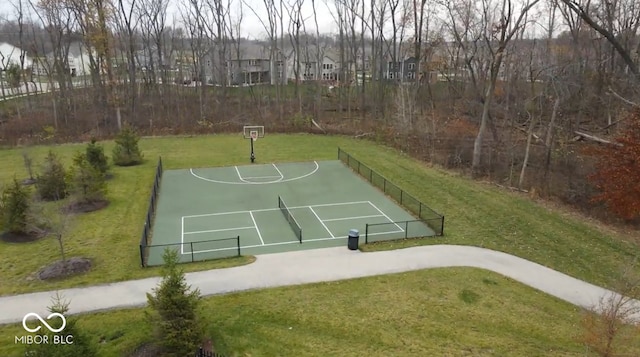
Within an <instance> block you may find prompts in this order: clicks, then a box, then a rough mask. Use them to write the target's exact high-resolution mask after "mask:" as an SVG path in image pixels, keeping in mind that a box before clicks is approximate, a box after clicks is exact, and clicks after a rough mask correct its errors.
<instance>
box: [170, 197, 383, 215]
mask: <svg viewBox="0 0 640 357" xmlns="http://www.w3.org/2000/svg"><path fill="white" fill-rule="evenodd" d="M364 203H367V204H371V202H369V201H353V202H340V203H325V204H319V205H311V206H294V207H288V208H289V209H290V210H292V209H301V208H309V207H333V206H344V205H359V204H364ZM279 210H280V208H263V209H252V210H250V211H232V212H220V213H205V214H195V215H191V216H183V217H182V218H196V217H209V216H223V215H226V214H239V213H249V212H268V211H279Z"/></svg>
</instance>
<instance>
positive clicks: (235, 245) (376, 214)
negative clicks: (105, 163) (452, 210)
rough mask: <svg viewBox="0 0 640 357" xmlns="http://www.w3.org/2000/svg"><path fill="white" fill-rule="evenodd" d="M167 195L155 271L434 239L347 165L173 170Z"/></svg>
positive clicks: (152, 257) (163, 189)
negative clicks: (172, 259)
mask: <svg viewBox="0 0 640 357" xmlns="http://www.w3.org/2000/svg"><path fill="white" fill-rule="evenodd" d="M159 192H160V193H159V199H158V202H157V208H156V216H155V222H154V224H153V234H152V240H151V242H150V243H151V244H150V245H149V246H148V247H147V253H146V254H147V258H146V260H147V265H148V266H152V265H160V264H162V253H163V251H164V249H165V248H167V247H169V248H173V249H177V250H179V252H180V255H181V259H182V261H185V262H188V261H200V260H208V259H216V258H222V257H227V256H233V255H238V254H239V253H241V254H243V255H258V254H267V253H275V252H283V251H290V250H299V249H314V248H324V247H334V246H344V247H345V249H347V248H346V247H347V236H348V233H349V231H350V230H351V229H357V230H359V231H360V237H361V238H360V240H361V243H363V242H364V241H363V240H364V235H365V232H366V233H367V237H368V240H369V242H371V241H375V240H391V239H400V238H405V237H419V236H431V235H434V234H433V231H432V230H431V228H429V227H428V226H427V224H425V223H424V222H422V221H419V220H417V219H416V218H415V217H414V216H412V215H411V214H410V213H408V212H407V211H405V210H404V209H403V208H401V207H400V206H398V205H397V204H396V203H395V202H394V201H392V200H391V199H389V198H388V197H386V196H385V195H384V194H383V193H382V192H380V191H379V190H378V189H377V188H375V187H373V186H371V185H370V184H369V183H368V182H367V181H365V180H364V179H363V178H362V177H360V176H358V175H357V174H355V173H354V172H353V171H352V170H351V169H350V168H348V167H347V166H345V165H344V164H343V163H342V162H341V161H339V160H335V161H313V162H302V163H273V164H253V165H246V166H231V167H217V168H192V169H187V170H167V171H165V172H164V173H163V175H162V180H161V186H160V190H159ZM238 250H239V251H238Z"/></svg>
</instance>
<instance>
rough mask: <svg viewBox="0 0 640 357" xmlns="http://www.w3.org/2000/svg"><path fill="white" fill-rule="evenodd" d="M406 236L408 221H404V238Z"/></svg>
mask: <svg viewBox="0 0 640 357" xmlns="http://www.w3.org/2000/svg"><path fill="white" fill-rule="evenodd" d="M400 192H402V191H400ZM408 236H409V221H404V239H407V237H408Z"/></svg>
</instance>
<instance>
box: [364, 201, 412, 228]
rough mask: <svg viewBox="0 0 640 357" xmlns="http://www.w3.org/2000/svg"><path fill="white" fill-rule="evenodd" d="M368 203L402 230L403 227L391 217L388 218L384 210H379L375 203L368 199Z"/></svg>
mask: <svg viewBox="0 0 640 357" xmlns="http://www.w3.org/2000/svg"><path fill="white" fill-rule="evenodd" d="M368 202H369V204H370V205H371V207H373V208H375V209H376V210H377V211H378V212H380V214H382V215H383V216H384V217H385V218H386V219H388V220H389V222H391V223H393V224H395V226H396V227H398V229H399V230H401V231H403V232H404V229H402V227H400V226H399V225H398V224H397V223H395V222H394V221H393V220H392V219H391V218H389V216H387V215H386V214H384V212H382V211H381V210H380V208H378V207H377V206H376V205H374V204H373V203H371V201H368Z"/></svg>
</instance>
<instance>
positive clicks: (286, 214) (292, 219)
mask: <svg viewBox="0 0 640 357" xmlns="http://www.w3.org/2000/svg"><path fill="white" fill-rule="evenodd" d="M278 207H279V208H280V211H281V212H282V214H284V217H285V218H286V219H287V222H289V225H290V226H291V229H293V232H294V233H295V234H296V237H298V240H299V241H300V243H302V228H301V227H300V224H298V221H296V218H295V217H294V216H293V215H292V214H291V211H290V210H289V208H288V207H287V205H286V204H285V203H284V201H283V200H282V197H280V196H278Z"/></svg>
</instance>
